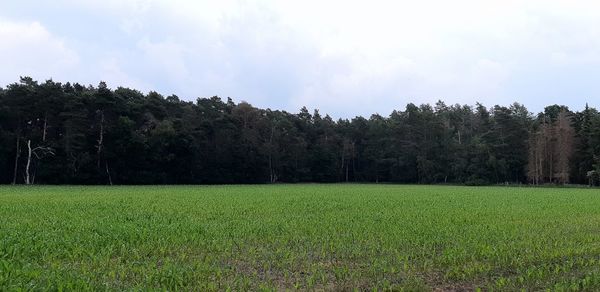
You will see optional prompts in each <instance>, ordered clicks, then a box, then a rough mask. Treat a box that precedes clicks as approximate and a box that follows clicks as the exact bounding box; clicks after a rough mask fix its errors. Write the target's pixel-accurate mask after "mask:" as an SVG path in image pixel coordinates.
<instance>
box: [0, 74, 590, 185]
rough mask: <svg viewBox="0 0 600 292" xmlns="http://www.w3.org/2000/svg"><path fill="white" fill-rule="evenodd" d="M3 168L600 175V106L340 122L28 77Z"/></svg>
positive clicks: (33, 173) (6, 103) (419, 111)
mask: <svg viewBox="0 0 600 292" xmlns="http://www.w3.org/2000/svg"><path fill="white" fill-rule="evenodd" d="M0 170H1V171H0V183H16V184H21V183H29V184H31V183H44V184H225V183H275V182H398V183H460V184H496V183H534V184H541V183H586V184H587V183H593V184H595V183H597V182H598V177H600V176H599V175H598V174H599V173H600V114H599V113H598V111H597V110H595V109H593V108H589V107H587V106H586V108H585V110H583V111H581V112H572V111H571V110H569V109H568V108H567V107H565V106H560V105H551V106H548V107H546V108H545V110H544V112H541V113H538V114H534V113H530V112H529V111H528V110H527V109H526V108H525V107H524V106H523V105H521V104H518V103H515V104H512V105H509V106H500V105H496V106H493V107H491V108H486V107H485V106H483V105H481V104H476V105H475V106H469V105H459V104H456V105H446V104H445V103H444V102H442V101H439V102H438V103H436V104H435V105H433V106H432V105H428V104H423V105H415V104H412V103H411V104H408V105H406V107H405V109H404V110H391V114H390V115H389V116H387V117H386V116H381V115H378V114H374V115H372V116H370V117H368V118H365V117H360V116H359V117H355V118H352V119H339V120H334V119H332V118H331V117H330V116H329V115H327V114H325V115H323V114H322V113H320V112H319V111H318V110H315V111H314V112H312V113H311V112H310V111H309V110H308V109H307V108H306V107H303V108H302V109H300V111H299V112H298V113H289V112H286V111H281V110H271V109H260V108H256V107H254V106H252V105H250V104H248V103H246V102H239V103H235V102H234V101H232V100H231V99H229V98H228V99H227V100H223V99H221V98H219V97H216V96H214V97H210V98H198V99H197V100H196V101H194V102H190V101H184V100H181V99H180V98H179V97H177V96H175V95H171V96H167V97H164V96H162V95H160V94H159V93H156V92H150V93H148V94H143V93H141V92H140V91H137V90H134V89H129V88H123V87H119V88H117V89H115V90H111V89H110V88H108V86H107V85H106V84H105V83H104V82H100V84H99V85H98V86H96V87H94V86H82V85H80V84H71V83H64V84H62V83H58V82H54V81H52V80H47V81H45V82H44V83H39V82H37V81H35V80H32V79H31V78H29V77H24V78H21V80H20V81H19V82H17V83H14V84H11V85H9V86H7V87H6V88H0Z"/></svg>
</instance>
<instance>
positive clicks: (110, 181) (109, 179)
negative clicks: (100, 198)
mask: <svg viewBox="0 0 600 292" xmlns="http://www.w3.org/2000/svg"><path fill="white" fill-rule="evenodd" d="M104 166H105V168H106V174H107V176H108V183H109V184H110V185H111V186H112V184H113V182H112V177H111V176H110V171H108V161H105V162H104Z"/></svg>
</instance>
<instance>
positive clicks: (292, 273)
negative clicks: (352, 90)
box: [0, 184, 600, 291]
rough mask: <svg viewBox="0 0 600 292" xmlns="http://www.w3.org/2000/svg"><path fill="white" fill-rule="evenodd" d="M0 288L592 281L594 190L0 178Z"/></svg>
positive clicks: (419, 286) (599, 237)
mask: <svg viewBox="0 0 600 292" xmlns="http://www.w3.org/2000/svg"><path fill="white" fill-rule="evenodd" d="M0 219H1V222H0V290H13V289H18V288H24V289H33V290H48V289H52V290H54V289H63V290H84V289H95V290H96V289H110V290H123V289H144V290H145V289H148V288H158V289H168V290H176V289H178V290H196V291H207V290H227V289H231V290H238V291H239V290H261V289H276V290H284V289H290V290H295V289H300V290H307V289H308V290H312V289H315V290H352V289H355V288H356V289H359V290H366V289H369V290H371V289H373V288H376V289H379V290H387V289H397V290H402V289H406V290H409V291H414V290H425V291H427V290H474V289H476V288H482V289H483V290H489V289H495V290H515V289H519V288H525V289H527V290H541V289H546V288H550V289H552V290H598V289H600V191H599V190H594V189H567V188H554V189H553V188H502V187H451V186H398V185H346V184H333V185H310V184H308V185H263V186H144V187H137V186H136V187H8V186H4V187H0Z"/></svg>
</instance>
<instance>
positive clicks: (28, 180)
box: [25, 140, 31, 185]
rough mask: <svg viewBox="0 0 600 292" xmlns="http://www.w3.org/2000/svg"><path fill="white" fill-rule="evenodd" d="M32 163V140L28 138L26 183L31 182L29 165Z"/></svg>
mask: <svg viewBox="0 0 600 292" xmlns="http://www.w3.org/2000/svg"><path fill="white" fill-rule="evenodd" d="M30 165H31V140H27V165H26V166H25V184H26V185H29V184H31V180H30V176H29V166H30Z"/></svg>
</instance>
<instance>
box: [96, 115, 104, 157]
mask: <svg viewBox="0 0 600 292" xmlns="http://www.w3.org/2000/svg"><path fill="white" fill-rule="evenodd" d="M103 142H104V111H100V137H99V138H98V147H97V148H98V151H97V152H96V156H97V159H98V162H97V166H98V168H100V156H101V154H102V146H103Z"/></svg>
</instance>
